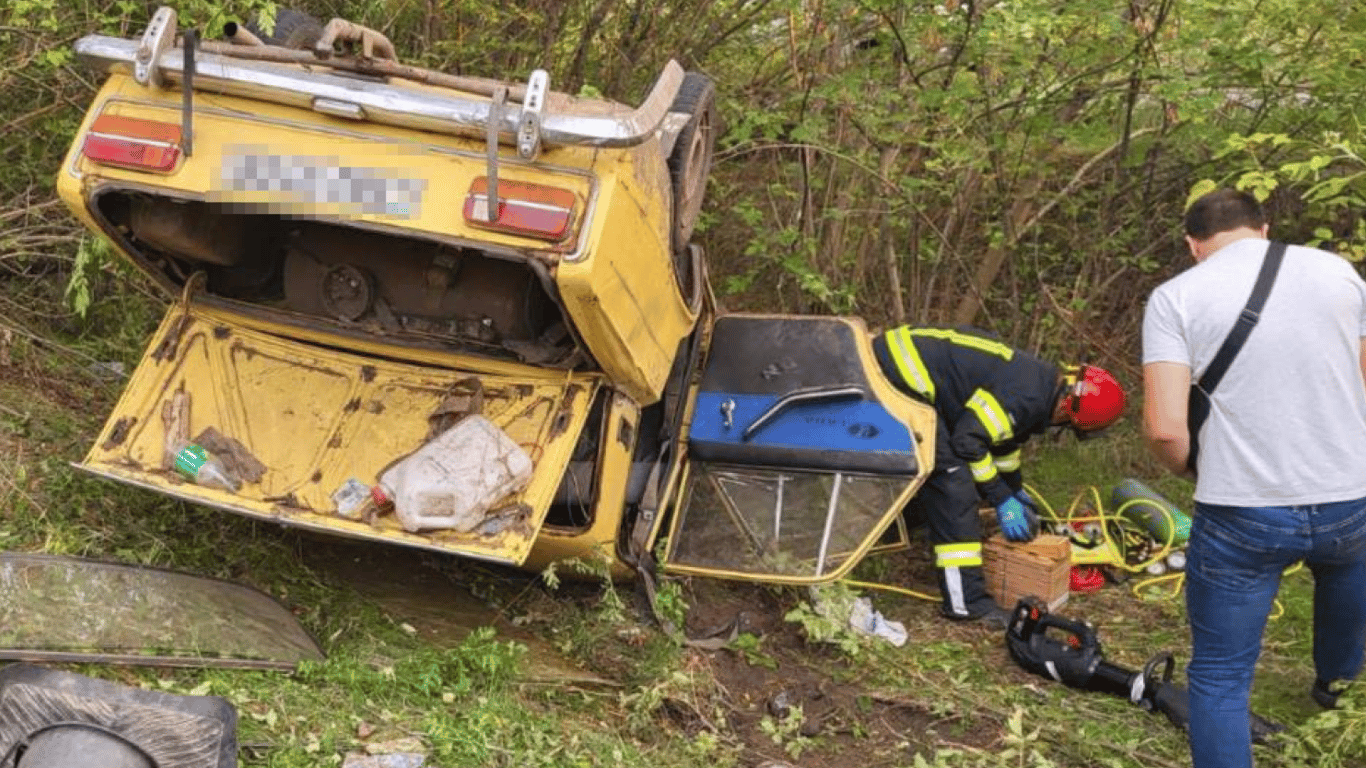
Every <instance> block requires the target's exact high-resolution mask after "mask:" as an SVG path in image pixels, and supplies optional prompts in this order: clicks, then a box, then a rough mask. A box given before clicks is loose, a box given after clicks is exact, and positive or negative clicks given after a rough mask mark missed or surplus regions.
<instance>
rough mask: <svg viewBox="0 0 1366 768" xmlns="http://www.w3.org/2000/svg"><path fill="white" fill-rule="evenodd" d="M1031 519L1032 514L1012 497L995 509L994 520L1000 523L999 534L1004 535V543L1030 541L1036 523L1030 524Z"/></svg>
mask: <svg viewBox="0 0 1366 768" xmlns="http://www.w3.org/2000/svg"><path fill="white" fill-rule="evenodd" d="M1031 517H1033V513H1031V512H1030V511H1029V508H1028V507H1026V506H1025V505H1024V504H1021V503H1020V500H1019V499H1017V498H1016V497H1014V496H1011V497H1010V498H1008V499H1006V500H1005V501H1003V502H1001V503H1000V504H999V505H998V506H997V507H996V519H997V520H998V521H999V522H1000V523H1001V533H1003V534H1005V537H1006V541H1031V540H1032V539H1033V538H1034V531H1035V530H1037V528H1036V525H1037V523H1033V524H1031V520H1030V518H1031ZM1035 519H1037V518H1035Z"/></svg>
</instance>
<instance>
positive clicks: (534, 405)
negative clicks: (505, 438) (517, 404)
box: [517, 397, 555, 419]
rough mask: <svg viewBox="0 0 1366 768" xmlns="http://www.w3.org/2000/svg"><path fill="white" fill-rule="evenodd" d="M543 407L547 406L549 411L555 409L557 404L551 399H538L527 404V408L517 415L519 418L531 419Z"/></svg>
mask: <svg viewBox="0 0 1366 768" xmlns="http://www.w3.org/2000/svg"><path fill="white" fill-rule="evenodd" d="M542 406H545V407H546V408H547V409H550V408H554V407H555V404H554V403H553V402H551V400H550V398H549V397H538V398H536V399H535V400H532V401H531V402H529V403H527V406H526V407H525V408H523V409H522V410H521V412H520V413H518V414H517V418H518V419H530V418H531V415H532V414H534V413H535V412H536V411H537V410H538V409H540V408H541V407H542Z"/></svg>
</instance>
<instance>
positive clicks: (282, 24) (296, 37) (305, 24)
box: [246, 8, 323, 50]
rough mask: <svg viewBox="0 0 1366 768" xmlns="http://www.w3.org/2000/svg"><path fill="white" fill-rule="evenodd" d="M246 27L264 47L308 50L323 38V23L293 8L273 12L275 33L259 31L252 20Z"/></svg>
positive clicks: (255, 22) (254, 20)
mask: <svg viewBox="0 0 1366 768" xmlns="http://www.w3.org/2000/svg"><path fill="white" fill-rule="evenodd" d="M246 27H247V29H248V30H250V31H251V33H252V34H253V35H256V36H257V37H259V38H261V42H263V43H265V44H266V45H278V46H280V47H282V48H300V49H304V50H308V49H311V48H312V47H313V45H314V43H317V42H318V38H320V37H322V36H323V23H322V22H321V21H319V20H318V18H317V17H315V16H313V15H311V14H308V13H304V12H303V11H296V10H294V9H293V8H281V9H279V10H277V11H276V12H275V31H274V32H272V33H271V34H269V35H267V34H265V33H264V32H262V31H261V27H260V24H258V23H257V20H256V19H254V18H253V19H252V20H251V21H249V22H247V24H246Z"/></svg>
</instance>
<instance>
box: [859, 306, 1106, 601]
mask: <svg viewBox="0 0 1366 768" xmlns="http://www.w3.org/2000/svg"><path fill="white" fill-rule="evenodd" d="M873 350H874V352H875V354H876V356H877V360H878V363H879V365H881V366H882V370H883V372H884V374H885V375H886V376H887V377H888V379H890V380H891V381H892V382H893V383H894V384H895V385H896V386H897V388H898V389H900V390H902V391H903V392H906V393H907V394H909V395H911V396H912V397H915V398H918V399H920V400H924V401H925V402H927V403H929V404H930V405H932V406H934V409H935V412H936V413H937V414H938V417H939V418H938V419H937V421H938V427H937V434H936V437H935V449H934V453H935V455H934V471H933V472H931V473H930V476H929V478H928V479H927V480H926V481H925V485H924V486H923V487H922V488H921V489H920V492H919V493H917V494H916V496H915V498H914V499H912V500H911V503H910V504H909V505H908V506H907V510H906V513H907V517H908V518H909V519H912V520H921V519H923V520H924V521H925V522H926V523H927V524H928V526H929V541H930V544H931V545H932V546H933V547H934V556H935V567H936V569H937V571H938V578H939V590H940V594H941V595H942V600H943V604H942V606H941V611H942V612H943V614H944V615H945V616H946V617H948V618H950V619H956V620H982V621H984V622H986V623H987V624H988V625H989V626H993V627H1000V628H1004V626H1005V624H1006V621H1007V620H1008V619H1009V613H1008V612H1007V611H1006V610H1005V609H1004V608H1002V607H1001V606H999V605H997V604H996V601H995V600H994V599H993V598H992V597H991V595H989V594H987V591H986V580H985V578H984V577H983V575H982V521H981V517H980V516H979V515H978V512H977V510H978V507H979V505H980V501H981V500H985V501H986V502H987V503H988V504H990V505H991V506H992V507H994V508H995V509H996V518H997V521H998V522H999V523H1000V526H1001V532H1002V533H1003V534H1004V535H1005V537H1006V539H1007V540H1009V541H1017V542H1024V541H1029V540H1031V539H1033V538H1034V536H1035V535H1037V533H1038V517H1037V515H1036V512H1035V510H1034V502H1033V500H1032V499H1030V498H1029V494H1027V493H1026V492H1025V491H1024V487H1023V484H1024V481H1023V479H1022V476H1021V472H1020V448H1021V446H1022V445H1023V443H1024V442H1025V441H1026V440H1028V439H1029V438H1030V437H1031V436H1033V435H1035V434H1040V433H1042V432H1044V431H1045V430H1046V429H1048V428H1049V427H1050V426H1056V427H1059V428H1066V427H1070V428H1071V429H1072V430H1073V431H1074V432H1075V433H1076V434H1077V436H1078V437H1079V438H1082V439H1086V438H1088V437H1094V436H1095V435H1096V434H1098V433H1099V431H1100V430H1103V429H1104V428H1106V427H1108V426H1110V424H1112V423H1114V421H1115V420H1116V419H1118V418H1119V416H1120V413H1121V412H1123V410H1124V390H1123V389H1122V388H1121V387H1120V386H1119V383H1118V382H1117V381H1115V378H1114V377H1113V376H1111V375H1110V373H1109V372H1107V371H1105V370H1104V369H1102V368H1097V367H1095V366H1090V365H1085V366H1080V367H1074V368H1068V369H1059V368H1058V367H1057V366H1055V365H1053V364H1051V363H1048V362H1045V361H1043V360H1040V359H1039V358H1037V357H1035V356H1034V355H1031V354H1029V353H1027V352H1023V351H1021V350H1018V349H1015V348H1014V347H1011V346H1010V345H1008V344H1005V343H1004V342H1002V341H1001V340H1000V339H998V338H997V337H995V336H994V335H992V334H991V333H990V332H988V331H984V330H981V329H979V328H971V327H966V326H964V327H959V328H941V327H914V326H902V327H900V328H894V329H892V330H890V331H887V332H886V333H883V334H880V335H877V336H875V337H874V338H873Z"/></svg>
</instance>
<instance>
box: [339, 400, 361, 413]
mask: <svg viewBox="0 0 1366 768" xmlns="http://www.w3.org/2000/svg"><path fill="white" fill-rule="evenodd" d="M342 410H343V411H345V412H347V413H355V412H356V411H359V410H360V398H359V397H353V398H351V399H350V400H348V401H347V402H346V405H343V406H342Z"/></svg>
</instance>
